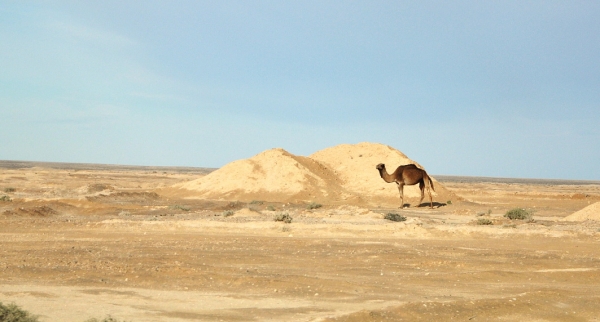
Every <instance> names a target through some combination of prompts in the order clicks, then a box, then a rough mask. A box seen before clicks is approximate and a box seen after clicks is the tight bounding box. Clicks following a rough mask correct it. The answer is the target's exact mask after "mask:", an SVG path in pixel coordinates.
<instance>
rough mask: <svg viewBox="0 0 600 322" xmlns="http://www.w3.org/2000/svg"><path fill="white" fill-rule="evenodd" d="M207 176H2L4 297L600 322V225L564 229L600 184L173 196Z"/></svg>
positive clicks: (64, 316) (5, 172)
mask: <svg viewBox="0 0 600 322" xmlns="http://www.w3.org/2000/svg"><path fill="white" fill-rule="evenodd" d="M41 165H42V166H43V164H41ZM205 173H206V171H205V170H204V169H198V171H197V172H195V171H193V169H185V171H184V170H181V171H179V170H177V169H167V168H161V169H158V168H157V169H147V168H127V169H125V168H122V169H120V168H109V169H107V168H98V169H94V168H93V166H91V169H90V168H79V169H71V168H69V167H64V168H44V167H40V166H39V165H38V167H35V168H13V169H9V168H3V169H0V189H1V190H0V196H2V195H7V196H9V197H10V198H11V199H12V201H4V202H0V241H1V242H2V246H3V247H2V249H1V250H0V301H1V302H4V303H10V302H15V303H17V304H18V305H20V306H22V307H23V308H25V309H27V310H29V311H31V312H33V313H35V314H39V315H40V316H41V320H42V321H84V320H86V319H88V318H90V317H97V318H102V317H104V316H106V315H107V314H111V315H112V316H113V317H116V318H119V319H124V320H131V321H401V320H404V321H415V320H423V321H433V320H441V321H444V320H461V321H468V320H470V321H494V320H497V321H600V319H599V318H598V317H600V251H598V249H599V246H600V223H598V222H594V221H588V222H582V223H572V222H563V221H560V219H561V218H563V217H565V216H567V215H569V214H571V213H573V212H574V211H577V210H579V209H581V208H584V207H585V206H587V205H588V204H590V203H593V202H598V201H600V185H598V183H593V182H591V183H585V182H584V183H581V182H578V183H576V184H572V183H570V184H567V182H561V181H559V182H556V183H554V182H553V183H552V184H549V183H548V184H546V183H544V184H540V183H538V182H517V183H513V182H485V181H486V180H480V181H475V182H473V180H466V179H465V180H462V181H471V182H461V180H450V179H446V180H441V179H440V178H438V180H440V181H441V182H442V183H444V184H445V186H446V187H447V188H448V189H450V190H452V191H453V192H455V193H456V194H458V195H459V196H461V197H462V198H464V200H463V201H455V202H453V203H452V204H448V205H445V206H443V207H440V208H437V209H433V210H430V209H428V208H426V207H418V208H410V209H404V210H397V209H388V208H375V209H362V208H359V207H356V206H353V205H346V206H328V205H324V207H322V208H318V209H314V210H308V209H307V208H306V204H304V203H297V204H280V203H260V202H254V203H239V202H238V203H236V202H227V201H210V200H182V199H176V198H166V197H164V196H163V195H161V194H160V188H164V187H166V186H169V185H172V184H174V183H178V182H183V181H186V180H191V179H194V178H197V177H198V176H201V175H203V174H205ZM467 179H468V178H467ZM487 181H489V180H487ZM7 188H14V191H11V189H9V190H6V189H7ZM391 188H393V187H391ZM394 189H395V188H394ZM5 191H6V192H5ZM443 202H446V201H445V200H444V201H443ZM514 207H527V208H531V209H535V210H536V213H535V215H534V218H535V221H534V222H530V223H526V222H523V221H510V220H508V219H505V218H504V217H502V215H503V214H504V213H505V211H506V210H508V209H511V208H514ZM272 209H274V210H272ZM227 210H232V211H234V214H233V215H232V216H228V217H226V216H225V211H227ZM391 211H394V212H397V213H400V214H402V215H404V216H406V217H407V218H408V220H407V221H405V222H391V221H388V220H384V219H383V214H385V213H388V212H391ZM282 212H287V213H289V214H290V215H291V216H292V217H293V222H292V223H291V224H285V223H282V222H275V221H273V217H274V216H275V215H276V214H279V213H282ZM488 213H489V214H488ZM479 218H488V219H489V220H490V221H492V222H493V223H494V224H493V225H477V224H476V222H477V220H478V219H479Z"/></svg>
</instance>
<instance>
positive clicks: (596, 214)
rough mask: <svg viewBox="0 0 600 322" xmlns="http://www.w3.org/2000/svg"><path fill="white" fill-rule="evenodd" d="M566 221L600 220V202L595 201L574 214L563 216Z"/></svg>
mask: <svg viewBox="0 0 600 322" xmlns="http://www.w3.org/2000/svg"><path fill="white" fill-rule="evenodd" d="M562 220H564V221H586V220H597V221H600V202H596V203H593V204H591V205H589V206H587V207H585V208H583V209H581V210H579V211H576V212H574V213H573V214H572V215H570V216H567V217H565V218H563V219H562Z"/></svg>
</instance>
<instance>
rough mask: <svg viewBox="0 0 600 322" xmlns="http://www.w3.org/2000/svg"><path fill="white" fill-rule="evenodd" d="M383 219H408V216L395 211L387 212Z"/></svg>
mask: <svg viewBox="0 0 600 322" xmlns="http://www.w3.org/2000/svg"><path fill="white" fill-rule="evenodd" d="M383 219H387V220H391V221H406V217H404V216H402V215H399V214H397V213H394V212H390V213H387V214H385V216H384V217H383Z"/></svg>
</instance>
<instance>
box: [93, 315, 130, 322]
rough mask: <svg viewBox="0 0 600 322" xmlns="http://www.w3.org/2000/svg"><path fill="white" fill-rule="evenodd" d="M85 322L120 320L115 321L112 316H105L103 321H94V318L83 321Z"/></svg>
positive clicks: (113, 321) (96, 320)
mask: <svg viewBox="0 0 600 322" xmlns="http://www.w3.org/2000/svg"><path fill="white" fill-rule="evenodd" d="M85 322H121V321H120V320H117V319H115V318H113V317H112V316H110V315H107V316H106V317H105V318H104V319H102V320H98V319H96V318H91V319H88V320H85ZM122 322H126V321H125V320H123V321H122Z"/></svg>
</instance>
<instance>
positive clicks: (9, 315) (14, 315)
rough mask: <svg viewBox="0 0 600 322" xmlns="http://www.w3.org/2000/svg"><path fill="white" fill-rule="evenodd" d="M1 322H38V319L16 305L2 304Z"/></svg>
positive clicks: (0, 308) (0, 305)
mask: <svg viewBox="0 0 600 322" xmlns="http://www.w3.org/2000/svg"><path fill="white" fill-rule="evenodd" d="M0 321H2V322H38V317H37V316H35V315H32V314H31V313H29V312H27V311H25V310H23V309H21V308H20V307H18V306H17V305H16V304H14V303H11V304H9V305H4V304H2V302H0Z"/></svg>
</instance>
